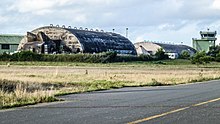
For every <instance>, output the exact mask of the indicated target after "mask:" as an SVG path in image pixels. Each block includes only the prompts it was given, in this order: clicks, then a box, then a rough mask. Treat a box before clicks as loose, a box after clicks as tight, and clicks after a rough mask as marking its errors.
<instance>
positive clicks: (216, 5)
mask: <svg viewBox="0 0 220 124" xmlns="http://www.w3.org/2000/svg"><path fill="white" fill-rule="evenodd" d="M50 24H54V25H56V24H59V25H66V26H69V25H71V26H72V27H84V28H98V29H104V30H105V31H112V29H113V28H114V29H115V32H117V33H120V34H122V35H125V32H126V31H125V29H126V28H129V39H130V40H131V41H132V42H133V43H135V42H140V41H143V40H147V41H148V40H149V41H158V42H166V43H175V44H179V43H181V42H183V43H184V44H187V45H190V46H191V44H192V43H191V42H192V38H193V37H198V38H199V37H200V36H199V31H200V30H207V28H210V30H213V31H215V30H216V31H218V33H219V34H220V0H4V1H1V4H0V27H1V28H0V33H1V34H25V33H26V32H27V31H32V30H33V29H35V28H38V27H40V26H47V25H50ZM218 37H219V36H218ZM219 40H220V37H219Z"/></svg>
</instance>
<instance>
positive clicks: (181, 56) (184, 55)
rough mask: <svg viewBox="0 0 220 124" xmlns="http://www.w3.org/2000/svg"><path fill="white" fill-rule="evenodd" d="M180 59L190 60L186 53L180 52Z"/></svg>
mask: <svg viewBox="0 0 220 124" xmlns="http://www.w3.org/2000/svg"><path fill="white" fill-rule="evenodd" d="M179 58H180V59H189V58H190V54H189V52H188V51H185V50H184V51H182V52H181V54H180V56H179Z"/></svg>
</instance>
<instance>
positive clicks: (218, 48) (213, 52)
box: [208, 46, 220, 57]
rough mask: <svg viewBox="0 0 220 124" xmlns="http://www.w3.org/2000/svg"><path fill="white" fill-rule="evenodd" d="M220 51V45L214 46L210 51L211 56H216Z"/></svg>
mask: <svg viewBox="0 0 220 124" xmlns="http://www.w3.org/2000/svg"><path fill="white" fill-rule="evenodd" d="M219 52H220V46H212V47H210V50H209V52H208V55H209V56H212V57H216V56H217V54H219Z"/></svg>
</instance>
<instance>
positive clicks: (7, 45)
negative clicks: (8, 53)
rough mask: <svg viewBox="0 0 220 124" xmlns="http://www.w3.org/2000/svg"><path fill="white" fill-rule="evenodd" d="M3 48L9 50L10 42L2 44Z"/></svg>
mask: <svg viewBox="0 0 220 124" xmlns="http://www.w3.org/2000/svg"><path fill="white" fill-rule="evenodd" d="M2 49H5V50H9V49H10V45H9V44H2Z"/></svg>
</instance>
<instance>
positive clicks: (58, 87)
mask: <svg viewBox="0 0 220 124" xmlns="http://www.w3.org/2000/svg"><path fill="white" fill-rule="evenodd" d="M214 79H220V63H210V64H206V65H192V64H190V61H188V60H167V61H159V62H129V63H110V64H88V63H70V62H69V63H66V62H65V63H62V62H56V63H55V62H10V64H9V63H7V62H0V86H1V91H0V108H7V107H13V106H19V105H25V104H35V103H40V102H50V101H54V100H56V99H55V97H54V96H55V95H62V94H69V93H80V92H87V91H95V90H105V89H111V88H121V87H126V86H163V85H176V84H185V83H193V82H199V81H205V80H214ZM1 101H2V102H1Z"/></svg>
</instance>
